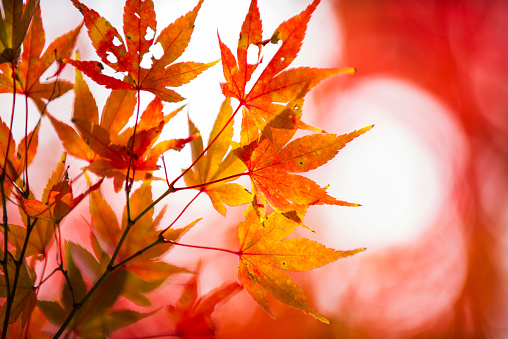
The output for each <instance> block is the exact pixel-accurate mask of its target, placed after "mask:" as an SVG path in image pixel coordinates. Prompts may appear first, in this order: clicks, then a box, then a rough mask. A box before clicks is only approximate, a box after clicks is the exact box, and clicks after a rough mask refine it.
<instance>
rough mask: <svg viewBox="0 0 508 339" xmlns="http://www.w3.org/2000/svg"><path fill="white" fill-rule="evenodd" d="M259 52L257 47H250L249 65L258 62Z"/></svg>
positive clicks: (248, 53) (248, 51)
mask: <svg viewBox="0 0 508 339" xmlns="http://www.w3.org/2000/svg"><path fill="white" fill-rule="evenodd" d="M258 52H259V48H258V47H257V46H255V45H249V48H248V49H247V63H248V64H251V65H253V64H255V63H257V62H258Z"/></svg>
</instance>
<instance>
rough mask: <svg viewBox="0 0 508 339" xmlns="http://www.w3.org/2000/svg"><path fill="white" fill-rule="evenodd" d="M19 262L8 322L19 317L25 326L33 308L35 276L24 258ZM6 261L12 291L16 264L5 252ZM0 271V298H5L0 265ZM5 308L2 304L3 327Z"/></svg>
mask: <svg viewBox="0 0 508 339" xmlns="http://www.w3.org/2000/svg"><path fill="white" fill-rule="evenodd" d="M1 255H2V260H4V253H3V252H1ZM21 260H22V262H21V263H20V264H21V268H20V271H19V276H18V279H17V288H16V295H15V296H14V301H13V304H12V309H11V313H10V321H11V322H15V321H16V320H17V319H18V318H20V317H21V321H22V324H23V325H25V324H26V322H27V321H28V318H29V316H30V313H31V312H32V310H33V309H34V307H35V303H36V301H37V295H36V293H35V288H34V283H35V274H34V272H33V270H31V269H30V268H29V267H28V265H27V263H26V260H25V259H24V258H22V259H21ZM6 261H7V264H6V267H7V270H8V276H9V282H10V288H11V289H12V288H13V286H14V280H15V279H16V278H15V276H16V274H15V272H16V264H15V262H14V257H13V256H12V254H10V253H9V252H7V259H6ZM0 270H2V272H3V273H4V274H3V275H0V298H7V286H6V285H5V283H6V279H5V272H4V271H3V265H0ZM6 308H7V303H4V304H3V305H2V307H1V309H0V325H3V321H4V319H5V312H6Z"/></svg>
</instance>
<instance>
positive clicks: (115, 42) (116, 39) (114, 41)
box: [113, 36, 122, 47]
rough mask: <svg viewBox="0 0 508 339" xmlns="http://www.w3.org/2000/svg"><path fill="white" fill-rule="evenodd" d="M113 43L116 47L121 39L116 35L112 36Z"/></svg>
mask: <svg viewBox="0 0 508 339" xmlns="http://www.w3.org/2000/svg"><path fill="white" fill-rule="evenodd" d="M113 45H115V46H116V47H118V46H120V45H122V41H121V40H120V39H118V37H117V36H116V37H114V38H113Z"/></svg>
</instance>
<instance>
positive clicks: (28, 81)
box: [0, 1, 82, 114]
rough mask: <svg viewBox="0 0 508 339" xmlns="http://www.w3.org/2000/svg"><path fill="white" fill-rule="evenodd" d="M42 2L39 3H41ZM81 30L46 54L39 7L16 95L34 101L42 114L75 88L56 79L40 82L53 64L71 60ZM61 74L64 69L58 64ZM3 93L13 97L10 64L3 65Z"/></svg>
mask: <svg viewBox="0 0 508 339" xmlns="http://www.w3.org/2000/svg"><path fill="white" fill-rule="evenodd" d="M37 2H38V1H37ZM81 26H82V25H80V26H78V27H76V28H75V29H74V30H72V31H70V32H68V33H66V34H64V35H62V36H61V37H59V38H56V39H55V40H54V41H53V42H52V43H51V44H50V45H49V46H48V47H47V48H46V50H45V51H44V53H42V49H43V48H44V44H45V34H44V27H43V26H42V20H41V11H40V7H39V5H37V6H36V7H35V13H34V15H33V20H32V24H31V25H30V29H29V30H28V32H27V34H26V37H25V40H24V41H23V54H22V55H21V61H20V63H19V66H18V67H17V68H16V75H15V78H16V93H18V94H24V95H26V96H27V97H29V98H31V99H32V100H33V102H34V103H35V105H36V106H37V109H38V110H39V112H40V113H41V114H43V113H44V111H45V106H46V104H47V102H48V101H49V100H50V99H54V98H57V97H59V96H61V95H63V94H64V93H66V92H67V91H69V90H70V89H72V84H71V83H69V82H67V81H65V80H60V79H56V80H53V81H49V82H44V83H41V82H40V78H41V76H42V75H43V74H44V73H45V72H46V71H47V70H48V68H49V67H50V66H51V65H52V64H53V62H56V61H61V60H62V59H64V58H69V56H70V55H71V52H72V49H73V48H74V44H75V42H76V38H77V36H78V33H79V31H80V29H81ZM41 53H42V55H41ZM58 67H59V68H58V71H57V72H58V73H59V72H61V70H62V68H63V66H62V64H61V63H59V64H58ZM0 72H1V73H0V93H12V87H13V84H12V81H13V79H12V68H11V65H9V64H2V65H0Z"/></svg>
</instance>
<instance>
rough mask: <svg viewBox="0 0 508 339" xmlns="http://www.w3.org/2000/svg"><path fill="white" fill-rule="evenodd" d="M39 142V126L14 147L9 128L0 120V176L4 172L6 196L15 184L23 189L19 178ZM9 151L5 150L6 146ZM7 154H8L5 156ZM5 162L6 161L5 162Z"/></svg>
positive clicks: (30, 161)
mask: <svg viewBox="0 0 508 339" xmlns="http://www.w3.org/2000/svg"><path fill="white" fill-rule="evenodd" d="M38 142H39V126H36V128H35V129H34V130H33V131H32V132H30V133H29V134H28V135H27V137H26V138H23V139H22V140H21V141H20V142H19V144H18V145H17V147H16V143H15V142H14V139H13V137H12V134H10V133H9V127H7V125H6V124H5V123H4V122H3V121H2V120H1V119H0V174H2V173H3V172H4V171H5V178H6V179H5V181H4V191H5V194H6V196H9V195H10V194H11V190H12V188H13V186H14V184H16V185H17V186H18V188H20V189H22V188H23V182H22V181H21V179H20V177H21V174H22V173H23V171H24V169H25V167H27V166H30V164H31V163H32V160H33V158H34V156H35V154H36V152H37V146H38ZM8 145H9V149H8V150H7V146H8ZM7 152H8V154H6V153H7ZM5 160H7V161H5Z"/></svg>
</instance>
